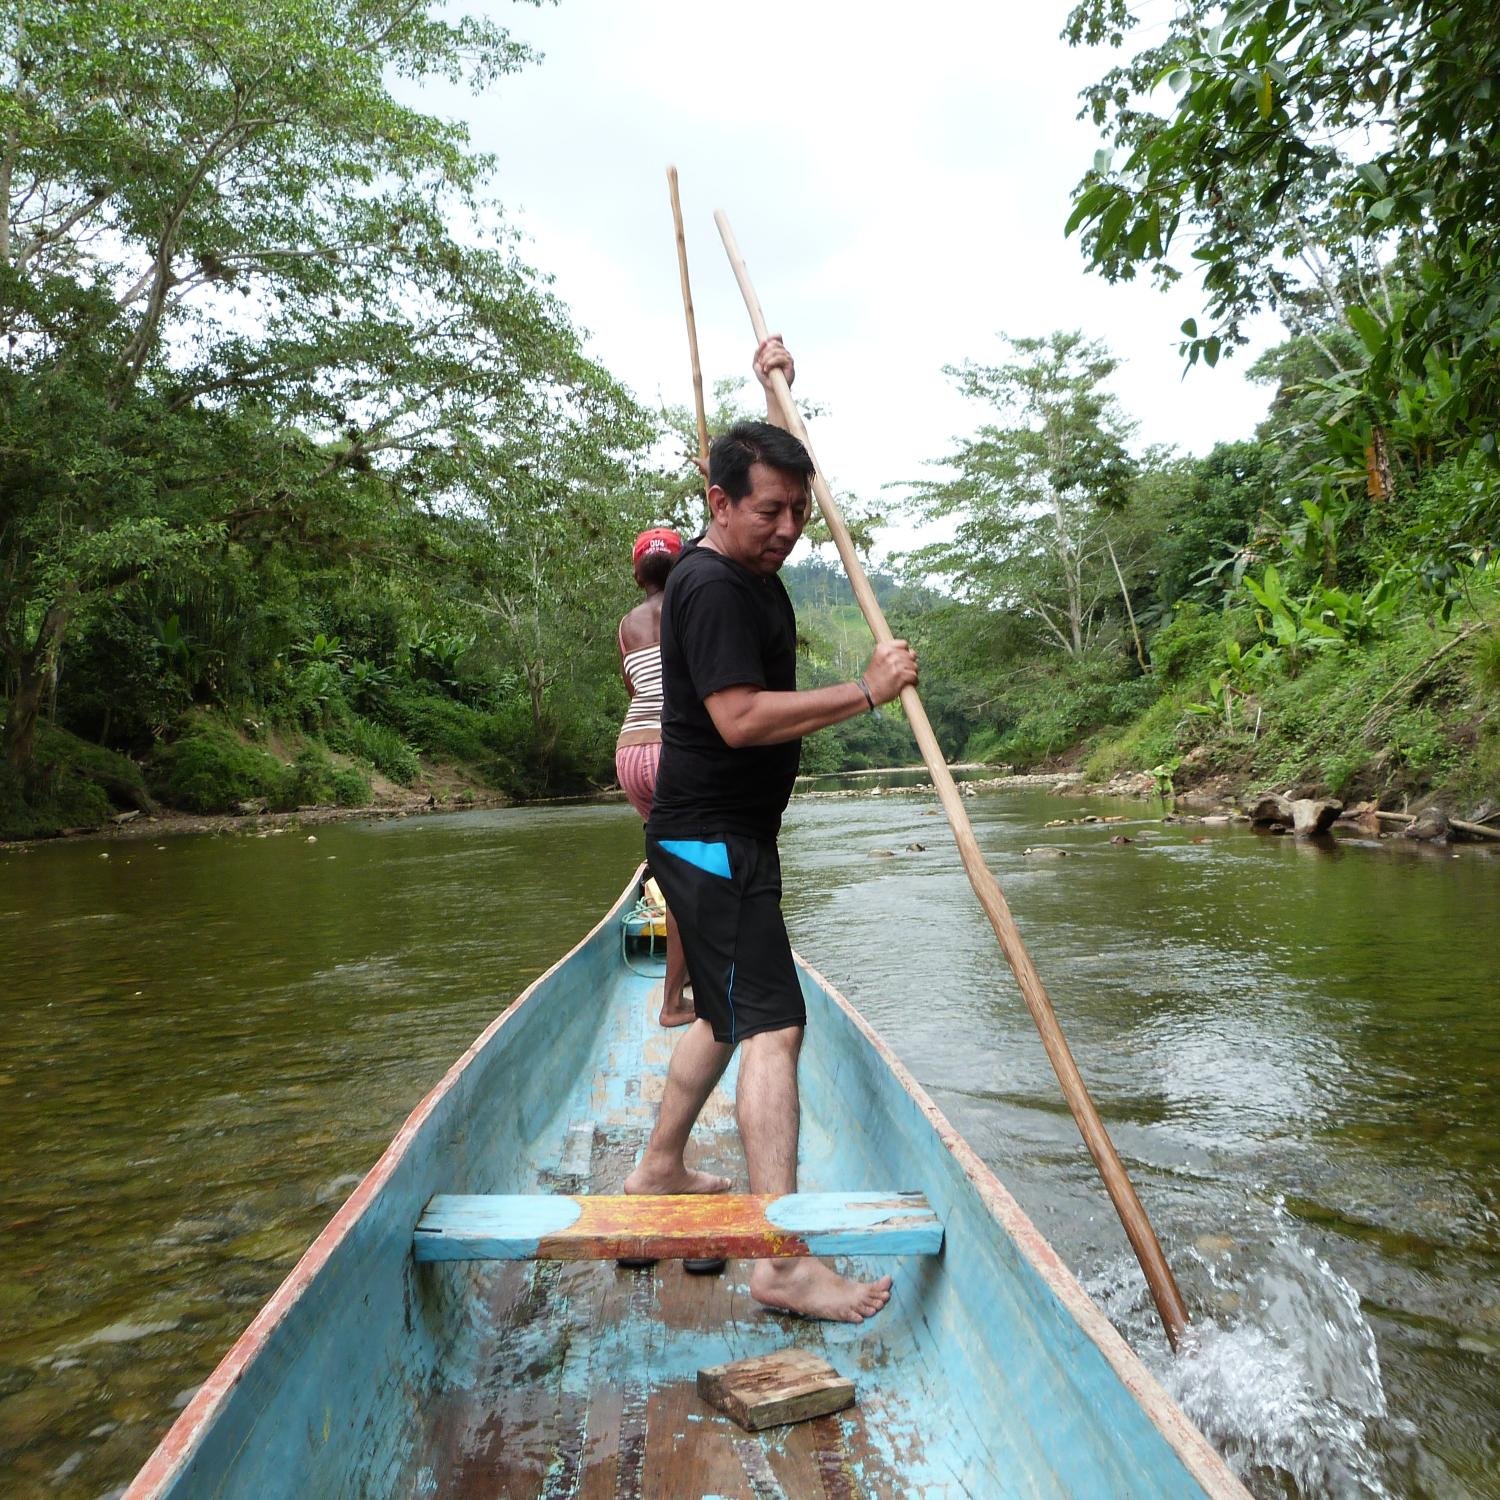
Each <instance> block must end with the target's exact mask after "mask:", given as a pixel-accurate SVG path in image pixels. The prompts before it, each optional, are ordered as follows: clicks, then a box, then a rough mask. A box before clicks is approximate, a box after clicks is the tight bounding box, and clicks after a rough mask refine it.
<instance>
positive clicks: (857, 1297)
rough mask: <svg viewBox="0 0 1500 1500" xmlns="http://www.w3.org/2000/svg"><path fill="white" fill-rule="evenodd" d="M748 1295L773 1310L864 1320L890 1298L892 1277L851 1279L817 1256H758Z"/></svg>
mask: <svg viewBox="0 0 1500 1500" xmlns="http://www.w3.org/2000/svg"><path fill="white" fill-rule="evenodd" d="M750 1295H751V1296H752V1297H754V1298H755V1300H756V1301H757V1302H762V1303H764V1304H765V1305H766V1306H767V1307H769V1308H770V1309H771V1310H772V1311H773V1312H794V1313H800V1314H801V1315H802V1316H803V1317H804V1318H828V1319H830V1320H832V1321H833V1322H836V1323H863V1322H864V1320H865V1319H866V1318H872V1317H874V1316H875V1314H876V1313H878V1312H879V1311H880V1309H881V1308H882V1307H884V1306H885V1305H886V1303H887V1302H889V1301H890V1300H891V1278H890V1277H889V1276H882V1277H881V1278H880V1280H879V1281H852V1280H850V1278H849V1277H847V1276H840V1275H839V1274H838V1272H837V1271H835V1270H834V1269H833V1268H832V1267H831V1266H825V1265H824V1264H823V1262H822V1261H820V1260H802V1259H797V1260H758V1261H756V1263H755V1269H754V1270H753V1271H752V1272H751V1273H750Z"/></svg>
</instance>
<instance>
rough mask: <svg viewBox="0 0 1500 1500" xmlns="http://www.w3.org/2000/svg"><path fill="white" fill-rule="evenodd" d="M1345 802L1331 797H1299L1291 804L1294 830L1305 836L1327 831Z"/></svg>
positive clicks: (1310, 836)
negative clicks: (1336, 800)
mask: <svg viewBox="0 0 1500 1500" xmlns="http://www.w3.org/2000/svg"><path fill="white" fill-rule="evenodd" d="M1343 810H1344V804H1343V803H1342V802H1335V801H1334V800H1333V799H1332V798H1330V797H1299V798H1297V800H1296V801H1295V802H1293V803H1292V804H1291V814H1292V832H1293V833H1296V834H1299V835H1301V836H1302V837H1303V838H1313V837H1315V836H1316V835H1318V834H1322V833H1327V832H1328V830H1329V829H1330V828H1332V827H1333V822H1334V819H1335V818H1337V817H1338V815H1339V814H1340V813H1341V812H1343Z"/></svg>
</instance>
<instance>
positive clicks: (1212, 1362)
mask: <svg viewBox="0 0 1500 1500" xmlns="http://www.w3.org/2000/svg"><path fill="white" fill-rule="evenodd" d="M1174 1259H1175V1260H1176V1262H1177V1270H1178V1274H1179V1276H1180V1278H1181V1280H1182V1282H1183V1290H1184V1296H1185V1297H1186V1298H1187V1301H1188V1304H1189V1306H1190V1307H1191V1308H1193V1309H1194V1312H1193V1318H1194V1321H1193V1325H1192V1327H1191V1328H1190V1330H1189V1333H1188V1337H1187V1339H1186V1340H1185V1342H1184V1344H1183V1347H1182V1349H1181V1350H1180V1351H1179V1352H1178V1353H1177V1354H1176V1355H1175V1356H1174V1355H1173V1354H1172V1353H1171V1351H1170V1349H1169V1348H1168V1346H1167V1343H1166V1340H1165V1338H1164V1336H1163V1335H1162V1331H1161V1326H1160V1324H1159V1323H1158V1322H1157V1321H1156V1313H1155V1310H1154V1308H1153V1306H1152V1304H1151V1301H1150V1298H1149V1294H1148V1293H1147V1290H1146V1284H1145V1280H1144V1278H1143V1276H1142V1275H1141V1271H1140V1268H1139V1266H1138V1265H1137V1264H1136V1263H1135V1262H1134V1260H1131V1259H1128V1258H1127V1259H1124V1260H1120V1261H1117V1262H1115V1263H1114V1264H1112V1265H1110V1266H1107V1267H1104V1268H1103V1269H1101V1270H1100V1271H1099V1272H1098V1273H1097V1274H1096V1275H1095V1276H1093V1277H1091V1278H1089V1279H1088V1280H1087V1281H1086V1282H1085V1285H1086V1287H1087V1290H1088V1292H1089V1294H1090V1295H1091V1296H1092V1297H1094V1299H1095V1300H1096V1301H1097V1302H1098V1303H1099V1305H1100V1306H1101V1307H1102V1308H1103V1309H1104V1311H1105V1313H1106V1314H1107V1315H1108V1317H1109V1318H1110V1320H1111V1321H1112V1322H1113V1323H1114V1324H1115V1325H1116V1327H1118V1328H1119V1329H1120V1330H1121V1331H1122V1332H1123V1333H1124V1335H1125V1337H1126V1338H1127V1339H1128V1340H1129V1341H1130V1343H1131V1345H1132V1346H1133V1347H1134V1348H1135V1349H1136V1350H1137V1352H1138V1353H1140V1354H1141V1356H1142V1358H1144V1359H1145V1361H1146V1363H1147V1364H1148V1365H1149V1366H1150V1367H1151V1370H1152V1373H1153V1374H1154V1375H1155V1376H1156V1377H1157V1378H1158V1379H1159V1380H1160V1381H1161V1382H1162V1384H1163V1385H1164V1386H1165V1387H1166V1389H1167V1391H1168V1393H1169V1394H1170V1395H1171V1396H1172V1398H1173V1399H1174V1400H1175V1401H1176V1402H1177V1403H1178V1405H1179V1406H1181V1407H1182V1409H1183V1410H1184V1411H1185V1412H1186V1413H1187V1415H1188V1417H1189V1418H1190V1419H1191V1420H1192V1421H1193V1422H1194V1423H1195V1424H1196V1425H1197V1427H1198V1428H1199V1429H1200V1430H1201V1431H1202V1432H1203V1433H1204V1435H1205V1436H1206V1437H1207V1438H1208V1439H1209V1441H1210V1442H1212V1443H1213V1445H1214V1446H1215V1447H1216V1448H1217V1449H1218V1450H1219V1451H1220V1452H1221V1453H1222V1454H1223V1455H1224V1457H1225V1458H1226V1460H1227V1461H1228V1462H1229V1464H1230V1466H1231V1468H1233V1469H1234V1471H1235V1472H1236V1473H1237V1474H1238V1475H1239V1477H1240V1478H1241V1479H1242V1480H1243V1481H1244V1482H1245V1483H1246V1484H1247V1485H1248V1487H1249V1488H1250V1489H1251V1490H1252V1491H1253V1492H1254V1493H1256V1494H1258V1495H1263V1496H1268V1497H1269V1496H1278V1497H1279V1496H1305V1497H1308V1500H1312V1497H1314V1496H1316V1497H1319V1500H1325V1497H1326V1500H1356V1497H1357V1500H1370V1497H1374V1500H1390V1496H1391V1491H1390V1489H1389V1488H1388V1487H1387V1483H1386V1477H1385V1475H1384V1474H1383V1473H1382V1464H1381V1461H1380V1459H1379V1456H1378V1449H1377V1446H1376V1445H1375V1444H1374V1443H1373V1442H1372V1437H1373V1435H1374V1429H1375V1428H1376V1427H1377V1426H1378V1425H1379V1424H1382V1423H1384V1422H1385V1421H1386V1420H1387V1407H1386V1398H1385V1390H1384V1387H1383V1385H1382V1383H1381V1378H1380V1362H1379V1357H1378V1354H1377V1351H1376V1346H1375V1334H1374V1330H1373V1329H1372V1328H1371V1327H1370V1324H1369V1322H1368V1321H1367V1320H1366V1319H1365V1316H1364V1314H1363V1313H1362V1312H1361V1311H1360V1305H1359V1293H1358V1292H1357V1291H1356V1290H1355V1289H1354V1287H1353V1286H1352V1285H1350V1283H1349V1282H1348V1281H1346V1280H1345V1279H1344V1278H1343V1277H1342V1276H1340V1275H1339V1274H1338V1273H1337V1272H1336V1271H1335V1270H1334V1269H1333V1267H1332V1266H1330V1265H1329V1264H1328V1262H1327V1261H1326V1260H1324V1259H1323V1258H1322V1257H1321V1256H1320V1255H1318V1253H1317V1252H1316V1251H1315V1250H1313V1249H1312V1248H1311V1246H1309V1245H1307V1244H1305V1243H1303V1241H1302V1240H1300V1239H1299V1238H1298V1236H1297V1233H1296V1229H1295V1226H1294V1225H1293V1223H1292V1221H1291V1220H1290V1218H1289V1217H1288V1215H1287V1213H1286V1211H1285V1209H1284V1207H1283V1205H1282V1202H1281V1200H1280V1199H1279V1198H1278V1199H1276V1200H1275V1201H1274V1202H1273V1203H1271V1204H1270V1205H1266V1204H1265V1203H1264V1202H1260V1203H1257V1204H1254V1205H1247V1208H1246V1210H1245V1212H1244V1214H1243V1215H1242V1216H1241V1219H1240V1221H1238V1222H1236V1223H1234V1224H1231V1225H1229V1226H1228V1227H1227V1228H1226V1230H1225V1231H1224V1232H1223V1233H1220V1234H1213V1235H1203V1236H1201V1237H1200V1238H1199V1239H1198V1240H1197V1241H1196V1242H1195V1243H1194V1244H1193V1245H1192V1246H1188V1247H1183V1248H1182V1249H1181V1250H1179V1251H1178V1252H1177V1254H1176V1256H1175V1257H1174Z"/></svg>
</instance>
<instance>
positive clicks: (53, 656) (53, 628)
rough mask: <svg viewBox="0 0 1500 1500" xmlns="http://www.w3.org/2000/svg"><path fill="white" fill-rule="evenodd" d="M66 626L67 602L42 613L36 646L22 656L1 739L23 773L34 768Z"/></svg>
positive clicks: (12, 765) (10, 759) (10, 762)
mask: <svg viewBox="0 0 1500 1500" xmlns="http://www.w3.org/2000/svg"><path fill="white" fill-rule="evenodd" d="M67 626H68V611H67V607H66V605H64V604H54V605H52V606H51V608H49V609H48V611H47V613H46V614H45V615H43V616H42V624H41V628H40V629H39V630H38V631H37V637H36V645H34V646H33V647H32V648H31V650H30V651H28V652H27V653H26V654H25V655H24V656H23V657H22V658H21V662H20V670H19V672H18V673H17V682H16V691H15V694H14V695H13V696H12V698H11V700H10V703H9V705H8V706H7V709H6V714H5V734H4V738H3V741H0V743H3V746H4V751H5V760H6V764H7V765H9V766H10V768H11V769H12V770H13V771H17V772H20V773H23V774H24V773H25V772H26V771H28V770H29V769H30V767H31V759H32V755H33V753H34V751H35V748H36V725H37V720H38V719H39V718H40V717H41V712H42V700H43V699H44V698H45V697H46V695H47V688H48V685H49V684H50V682H51V681H52V672H53V668H54V667H55V665H56V663H57V656H58V652H60V651H61V650H62V641H63V632H64V631H65V630H66V629H67Z"/></svg>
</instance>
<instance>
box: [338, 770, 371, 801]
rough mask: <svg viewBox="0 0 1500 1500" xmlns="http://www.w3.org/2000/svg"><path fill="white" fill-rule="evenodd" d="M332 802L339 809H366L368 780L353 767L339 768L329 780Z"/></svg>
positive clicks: (368, 796)
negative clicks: (335, 803)
mask: <svg viewBox="0 0 1500 1500" xmlns="http://www.w3.org/2000/svg"><path fill="white" fill-rule="evenodd" d="M329 784H330V786H331V788H332V791H333V800H334V801H335V802H337V803H338V805H339V806H340V807H368V806H369V805H370V778H369V777H368V776H366V775H365V774H364V773H363V772H362V771H357V770H355V768H354V767H353V766H339V767H338V768H337V769H336V770H335V771H334V773H333V775H332V776H331V777H330V778H329Z"/></svg>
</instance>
